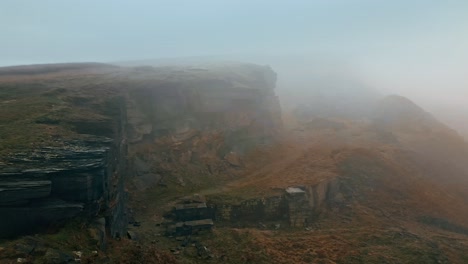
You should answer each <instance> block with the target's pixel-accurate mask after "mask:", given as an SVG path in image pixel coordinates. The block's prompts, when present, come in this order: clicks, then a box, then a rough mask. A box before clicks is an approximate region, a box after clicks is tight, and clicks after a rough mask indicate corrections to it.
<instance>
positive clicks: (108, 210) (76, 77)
mask: <svg viewBox="0 0 468 264" xmlns="http://www.w3.org/2000/svg"><path fill="white" fill-rule="evenodd" d="M275 82H276V74H275V73H274V72H273V71H272V70H271V69H270V68H269V67H266V66H258V65H252V64H221V65H216V66H214V65H211V66H206V67H201V66H200V65H198V66H181V65H179V66H170V67H148V66H144V67H117V66H113V65H104V64H94V63H89V64H88V63H87V64H65V65H37V66H19V67H8V68H0V135H1V147H0V162H1V165H2V167H1V169H0V196H1V198H2V199H1V200H0V213H1V214H2V219H0V230H1V231H2V232H1V235H2V239H3V240H1V241H0V263H10V262H11V261H16V260H17V259H18V258H21V259H22V261H23V262H30V263H54V262H56V263H60V262H63V261H68V260H70V261H73V259H74V258H80V259H81V262H86V261H88V262H89V263H220V262H223V263H465V262H466V261H468V254H467V253H466V252H465V249H466V247H467V246H468V203H467V202H468V167H466V164H468V151H467V150H468V145H467V143H466V142H465V141H464V140H463V138H461V137H460V136H459V135H458V134H457V133H456V132H455V131H454V130H452V129H450V128H449V127H447V126H446V125H444V124H442V123H441V122H439V121H438V120H437V119H436V118H434V117H433V116H432V115H430V114H429V113H427V112H426V111H425V110H424V109H422V108H420V107H419V106H417V105H415V104H414V103H412V102H411V101H410V100H409V99H406V98H403V97H400V96H389V97H386V98H383V99H382V100H381V101H376V102H375V103H372V104H369V105H368V106H369V107H371V106H372V107H375V108H372V109H371V111H369V109H367V110H366V111H365V113H363V112H361V111H357V112H355V113H353V115H352V117H349V116H346V115H321V114H315V112H314V110H313V109H314V108H308V109H307V111H305V112H297V111H293V112H281V109H280V106H279V102H278V98H277V97H276V94H275ZM347 107H352V105H348V106H347ZM361 107H362V106H361ZM199 201H203V203H202V204H206V208H207V210H208V212H209V217H210V219H212V220H213V221H214V228H213V230H212V232H201V233H200V234H190V235H169V236H165V235H164V234H166V233H168V232H169V231H168V230H170V226H171V224H172V222H173V219H174V217H175V216H174V214H175V213H174V211H173V210H174V208H177V207H179V208H180V207H181V206H182V205H184V204H192V205H193V203H195V202H199ZM198 206H200V204H198ZM35 234H36V235H35ZM77 251H79V252H81V253H80V256H78V255H77V253H76V252H77ZM74 252H75V253H74Z"/></svg>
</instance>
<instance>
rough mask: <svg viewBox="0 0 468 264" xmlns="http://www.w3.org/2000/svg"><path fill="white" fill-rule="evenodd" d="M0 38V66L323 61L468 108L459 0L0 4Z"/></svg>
mask: <svg viewBox="0 0 468 264" xmlns="http://www.w3.org/2000/svg"><path fill="white" fill-rule="evenodd" d="M0 36H1V39H0V40H1V41H0V66H7V65H20V64H36V63H54V62H77V61H99V62H113V61H125V60H144V59H157V58H173V57H187V56H190V57H193V56H219V57H226V58H231V59H236V58H239V59H245V58H247V59H248V60H251V61H253V62H255V58H261V59H259V62H261V63H268V64H273V65H272V66H273V68H274V67H275V64H278V62H281V61H282V60H287V58H293V59H292V62H291V59H290V60H289V62H290V65H292V66H291V67H297V68H298V69H299V68H301V70H302V72H305V73H307V74H314V72H313V71H312V70H311V71H310V72H308V71H307V68H306V67H308V65H311V64H314V65H316V64H317V63H322V62H324V61H328V63H325V62H324V63H325V64H328V66H327V67H329V65H330V64H332V65H336V66H337V68H339V69H340V71H343V69H345V70H346V69H348V70H349V71H350V72H352V73H353V74H354V75H356V76H358V77H359V78H360V79H362V81H364V82H366V83H367V84H369V85H371V86H375V87H377V88H378V89H380V90H382V91H384V92H388V93H398V94H402V95H405V96H408V97H411V98H413V99H414V100H415V101H417V102H418V101H419V102H422V104H425V105H427V106H430V105H434V104H437V105H445V106H447V107H457V108H460V109H461V108H463V109H465V110H466V111H467V113H468V106H467V105H468V103H467V102H468V77H467V76H468V1H466V0H458V1H451V0H443V1H441V0H392V1H388V0H303V1H298V0H288V1H286V0H284V1H283V0H168V1H159V0H146V1H145V0H125V1H124V0H99V1H96V0H79V1H76V0H75V1H71V0H41V1H37V0H1V1H0ZM279 68H281V66H279ZM304 68H306V69H305V70H304ZM312 68H314V67H312ZM315 68H317V67H315ZM298 72H301V71H298ZM279 75H280V76H281V72H279Z"/></svg>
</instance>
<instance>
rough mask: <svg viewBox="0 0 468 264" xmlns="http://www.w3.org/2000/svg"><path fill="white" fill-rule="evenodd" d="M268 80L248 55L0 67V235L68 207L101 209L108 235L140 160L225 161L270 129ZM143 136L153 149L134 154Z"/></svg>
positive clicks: (55, 216)
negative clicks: (159, 62) (236, 60)
mask: <svg viewBox="0 0 468 264" xmlns="http://www.w3.org/2000/svg"><path fill="white" fill-rule="evenodd" d="M275 81H276V75H275V73H274V72H273V71H272V70H271V69H270V68H268V67H262V66H257V65H250V64H230V65H216V66H211V67H208V68H200V67H188V66H187V67H158V68H153V67H137V68H124V67H115V66H111V65H103V64H65V65H38V66H23V67H9V68H3V69H0V135H1V138H2V144H1V147H0V164H1V169H0V198H1V199H0V213H1V215H2V218H1V219H0V234H1V236H2V237H11V236H16V235H19V234H27V233H31V232H38V231H41V230H44V229H45V228H47V227H48V226H51V225H52V224H54V223H56V222H58V221H60V220H64V219H69V218H71V217H79V216H81V217H85V218H87V219H93V218H105V226H106V229H107V233H108V235H111V236H114V237H118V236H121V235H122V234H124V232H125V228H126V226H127V222H128V220H127V219H126V217H127V216H128V214H127V212H126V201H127V196H128V194H127V192H126V191H125V188H126V187H125V186H126V185H128V183H129V179H130V178H131V177H132V176H134V173H136V172H138V174H137V175H140V176H141V175H143V176H146V178H145V177H143V178H138V179H137V182H138V181H139V182H140V183H142V184H143V185H148V184H150V183H156V182H158V179H160V176H159V175H156V174H153V173H152V172H151V170H152V168H154V167H156V168H157V167H158V163H157V162H156V166H154V165H153V163H150V161H151V162H155V161H158V160H159V161H160V160H165V162H164V164H166V165H167V163H168V162H167V158H168V157H169V156H173V157H177V158H174V159H173V160H172V161H170V162H169V163H170V164H171V165H170V166H172V167H174V168H176V167H178V164H180V162H183V160H184V159H185V160H198V161H199V162H200V163H203V161H206V163H207V164H208V163H209V162H208V160H210V162H211V164H212V165H213V164H216V166H221V165H220V164H224V165H223V166H233V165H232V164H234V163H235V161H234V160H237V159H239V157H240V156H241V155H243V153H246V152H248V151H249V150H251V149H253V148H255V147H256V146H258V144H268V143H269V142H271V141H272V140H274V138H275V136H276V134H277V132H278V130H279V129H280V127H281V121H280V114H279V113H280V109H279V102H278V100H277V98H276V96H275V94H274V86H275ZM213 142H215V143H213ZM145 148H150V149H152V150H153V151H154V153H158V154H157V155H154V153H153V155H151V156H145V155H144V154H142V153H141V152H142V151H143V150H144V149H145ZM168 149H170V151H169V152H167V150H168ZM127 150H128V151H127ZM182 152H183V153H182ZM230 157H231V158H230ZM232 157H234V158H232ZM128 164H129V165H130V168H129V167H128V166H127V165H128ZM148 164H151V166H150V167H152V168H151V170H150V169H149V168H147V169H144V170H143V171H144V173H140V172H141V170H142V168H144V167H148V166H149V165H148ZM208 167H209V166H207V167H206V168H207V169H208ZM164 176H167V177H171V174H170V173H166V175H164ZM151 177H153V178H151ZM154 177H156V179H154ZM101 229H102V228H101Z"/></svg>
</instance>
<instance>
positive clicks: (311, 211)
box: [208, 178, 340, 227]
mask: <svg viewBox="0 0 468 264" xmlns="http://www.w3.org/2000/svg"><path fill="white" fill-rule="evenodd" d="M339 192H340V190H339V184H338V180H337V178H331V179H327V180H323V181H321V182H319V183H317V184H315V185H311V186H298V187H288V188H286V189H285V190H284V192H283V193H282V194H279V195H274V196H270V197H263V198H255V199H249V200H245V201H241V202H238V203H235V204H229V203H224V202H223V201H222V200H221V201H218V200H210V199H208V204H209V206H210V207H211V208H212V210H213V212H214V218H215V219H216V220H217V221H221V222H225V223H236V224H239V223H243V224H249V223H250V224H252V223H258V222H259V221H260V222H268V221H273V222H282V221H284V222H286V223H288V224H289V226H291V227H305V226H308V225H309V224H311V223H312V222H313V220H314V219H315V218H316V217H317V216H318V215H319V214H320V212H321V211H322V210H323V209H324V208H325V207H326V206H327V205H332V204H333V203H334V202H335V197H337V196H338V194H339Z"/></svg>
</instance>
